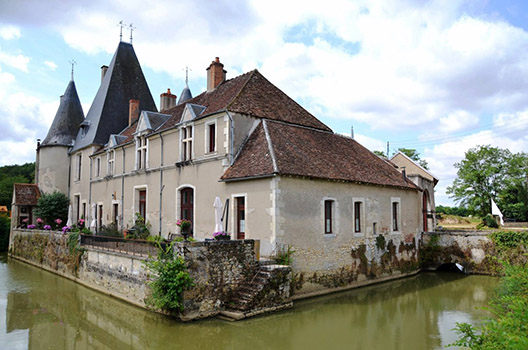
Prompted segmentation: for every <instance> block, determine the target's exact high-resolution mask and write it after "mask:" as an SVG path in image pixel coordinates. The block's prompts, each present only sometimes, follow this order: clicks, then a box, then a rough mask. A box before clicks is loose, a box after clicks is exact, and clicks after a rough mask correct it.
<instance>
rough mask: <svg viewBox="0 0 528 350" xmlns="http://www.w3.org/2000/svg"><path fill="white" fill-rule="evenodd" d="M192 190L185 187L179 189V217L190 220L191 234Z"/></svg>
mask: <svg viewBox="0 0 528 350" xmlns="http://www.w3.org/2000/svg"><path fill="white" fill-rule="evenodd" d="M193 215H194V190H193V189H192V188H190V187H185V188H182V189H181V190H180V219H185V220H189V221H190V222H191V234H192V232H193V227H194V216H193Z"/></svg>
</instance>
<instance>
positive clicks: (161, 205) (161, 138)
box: [158, 133, 165, 237]
mask: <svg viewBox="0 0 528 350" xmlns="http://www.w3.org/2000/svg"><path fill="white" fill-rule="evenodd" d="M159 136H160V140H161V160H160V197H159V232H158V235H159V236H160V237H161V224H162V214H161V212H162V208H163V189H164V188H165V185H164V184H163V135H162V134H161V133H160V134H159Z"/></svg>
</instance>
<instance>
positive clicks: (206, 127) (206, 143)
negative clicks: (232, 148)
mask: <svg viewBox="0 0 528 350" xmlns="http://www.w3.org/2000/svg"><path fill="white" fill-rule="evenodd" d="M210 125H214V127H215V130H214V132H215V134H214V149H213V150H212V151H210V150H209V143H210V140H211V134H210V133H209V126H210ZM204 150H205V152H204V153H205V154H211V155H212V154H216V153H217V150H218V125H217V120H216V119H214V120H212V121H210V122H207V123H205V148H204Z"/></svg>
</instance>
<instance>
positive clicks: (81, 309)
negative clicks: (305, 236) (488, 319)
mask: <svg viewBox="0 0 528 350" xmlns="http://www.w3.org/2000/svg"><path fill="white" fill-rule="evenodd" d="M497 282H498V279H497V278H493V277H487V276H464V275H461V274H451V273H422V274H419V275H417V276H414V277H410V278H406V279H401V280H396V281H392V282H387V283H382V284H377V285H373V286H369V287H364V288H359V289H355V290H351V291H348V292H341V293H337V294H331V295H328V296H325V297H318V298H313V299H308V300H303V301H296V302H295V306H294V308H293V309H290V310H286V311H283V312H279V313H276V314H271V315H264V316H261V317H256V318H253V319H248V320H243V321H239V322H226V321H222V320H219V319H208V320H203V321H197V322H190V323H182V322H179V321H176V320H173V319H170V318H167V317H165V316H163V315H159V314H155V313H152V312H149V311H146V310H144V309H141V308H137V307H135V306H131V305H129V304H127V303H124V302H121V301H119V300H116V299H114V298H112V297H108V296H106V295H103V294H101V293H98V292H95V291H93V290H90V289H88V288H85V287H83V286H81V285H79V284H76V283H74V282H72V281H70V280H67V279H65V278H62V277H59V276H56V275H54V274H52V273H49V272H47V271H44V270H41V269H38V268H35V267H33V266H29V265H27V264H25V263H22V262H19V261H16V260H13V259H9V260H8V258H7V255H6V254H4V253H2V254H1V255H0V344H2V348H6V349H166V348H186V349H196V348H199V349H202V348H203V349H212V348H215V349H245V348H252V349H269V348H273V349H308V348H311V349H316V348H347V349H441V348H443V346H445V345H447V344H449V343H451V342H453V341H454V340H455V338H456V334H455V333H454V331H452V328H454V326H455V323H456V322H469V323H473V324H475V323H477V322H478V320H479V319H481V318H482V317H484V316H487V313H486V312H485V311H483V310H481V309H480V308H482V307H484V306H485V305H486V303H487V301H488V300H489V299H490V297H491V295H492V292H493V289H494V287H495V285H496V283H497Z"/></svg>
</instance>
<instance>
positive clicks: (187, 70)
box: [182, 66, 192, 87]
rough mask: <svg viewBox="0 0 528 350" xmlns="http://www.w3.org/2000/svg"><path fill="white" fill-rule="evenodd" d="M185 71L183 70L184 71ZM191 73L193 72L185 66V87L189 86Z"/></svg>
mask: <svg viewBox="0 0 528 350" xmlns="http://www.w3.org/2000/svg"><path fill="white" fill-rule="evenodd" d="M182 70H183V69H182ZM189 71H192V69H190V68H189V67H188V66H185V86H187V87H188V86H189V84H188V82H189Z"/></svg>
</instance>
